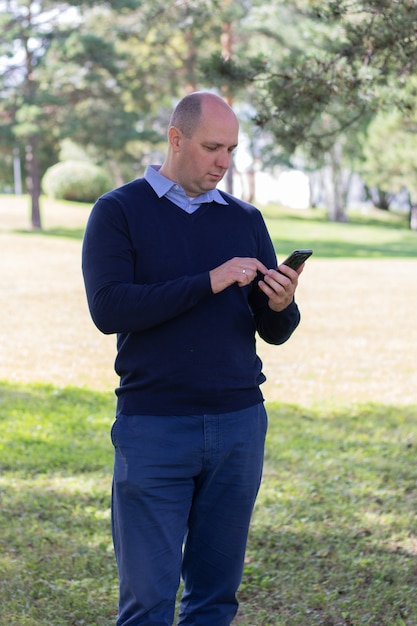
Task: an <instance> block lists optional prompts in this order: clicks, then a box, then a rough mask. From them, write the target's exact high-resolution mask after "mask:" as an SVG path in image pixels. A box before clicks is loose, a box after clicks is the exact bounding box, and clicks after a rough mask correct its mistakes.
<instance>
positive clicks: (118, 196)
mask: <svg viewBox="0 0 417 626" xmlns="http://www.w3.org/2000/svg"><path fill="white" fill-rule="evenodd" d="M223 197H224V198H225V199H226V200H227V202H228V205H227V206H225V205H220V204H217V203H216V202H212V203H208V204H203V205H202V206H201V207H200V208H199V209H198V210H197V211H196V212H195V213H193V214H191V215H190V214H188V213H186V212H185V211H183V210H182V209H181V208H179V207H177V206H176V205H175V204H173V203H172V202H170V201H169V200H167V199H166V198H165V197H162V198H158V196H157V195H156V193H155V192H154V191H153V189H152V187H151V186H150V185H149V184H148V183H147V182H146V181H145V180H144V179H138V180H135V181H132V182H130V183H127V184H126V185H124V186H122V187H120V188H118V189H116V190H113V191H111V192H109V193H107V194H106V195H104V196H102V197H101V198H100V199H99V200H98V201H97V202H96V204H95V206H94V207H93V210H92V212H91V215H90V218H89V220H88V224H87V228H86V232H85V237H84V242H83V253H82V256H83V275H84V281H85V287H86V293H87V299H88V304H89V308H90V312H91V316H92V318H93V321H94V323H95V324H96V326H97V327H98V328H99V329H100V330H101V331H102V332H103V333H117V335H118V337H117V358H116V363H115V369H116V372H117V374H118V375H119V376H120V386H119V387H118V388H117V389H116V394H117V396H118V408H117V410H118V413H126V414H145V415H192V414H213V413H226V412H231V411H236V410H239V409H243V408H247V407H249V406H252V405H254V404H256V403H258V402H260V401H262V399H263V398H262V394H261V391H260V389H259V385H260V384H261V383H262V382H264V380H265V376H264V375H263V373H262V369H261V368H262V364H261V361H260V359H259V357H258V356H257V354H256V345H255V332H256V331H258V333H259V335H260V336H261V337H262V338H263V339H264V340H265V341H267V342H268V343H273V344H281V343H283V342H285V341H286V340H287V339H288V338H289V337H290V335H291V334H292V332H293V331H294V330H295V328H296V327H297V325H298V323H299V319H300V316H299V311H298V308H297V305H296V304H295V303H294V302H293V303H292V304H291V305H290V306H289V307H287V308H286V309H285V310H284V311H282V312H280V313H277V312H274V311H272V310H271V309H270V308H269V306H268V300H267V298H266V296H265V295H264V294H263V293H262V292H261V291H260V289H259V288H258V287H257V281H256V280H255V281H254V282H253V283H252V284H251V285H248V286H247V287H243V288H242V287H239V286H238V285H237V284H234V285H232V286H230V287H229V288H227V289H225V290H224V291H222V292H221V293H218V294H213V292H212V290H211V286H210V277H209V271H210V270H212V269H214V268H215V267H217V266H219V265H221V264H222V263H224V262H225V261H227V260H229V259H231V258H232V257H235V256H239V257H256V258H258V259H259V260H260V261H262V262H263V263H264V264H265V265H266V267H268V268H275V267H276V256H275V252H274V248H273V245H272V242H271V239H270V237H269V235H268V232H267V229H266V226H265V223H264V220H263V218H262V215H261V213H260V212H259V211H258V209H256V208H255V207H253V206H251V205H249V204H246V203H244V202H241V201H239V200H237V199H236V198H234V197H232V196H229V195H228V194H224V193H223Z"/></svg>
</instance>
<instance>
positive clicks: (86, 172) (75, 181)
mask: <svg viewBox="0 0 417 626" xmlns="http://www.w3.org/2000/svg"><path fill="white" fill-rule="evenodd" d="M112 186H113V181H112V180H111V177H110V176H109V174H107V172H106V171H105V170H104V169H103V168H101V167H98V166H97V165H94V164H93V163H89V162H88V161H62V162H61V163H56V164H55V165H53V166H52V167H50V168H49V169H48V170H47V171H46V172H45V175H44V177H43V180H42V188H43V191H44V192H45V194H46V195H47V196H50V197H52V198H57V199H60V200H73V201H77V202H94V201H95V200H96V199H97V198H98V197H99V196H101V195H102V194H103V193H105V192H106V191H108V190H109V189H111V187H112Z"/></svg>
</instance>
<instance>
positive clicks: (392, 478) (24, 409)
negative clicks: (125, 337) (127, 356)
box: [0, 382, 417, 626]
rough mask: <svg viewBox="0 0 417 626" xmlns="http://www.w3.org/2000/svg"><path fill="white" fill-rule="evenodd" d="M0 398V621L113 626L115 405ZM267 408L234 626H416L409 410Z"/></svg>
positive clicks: (98, 400) (413, 420) (34, 388)
mask: <svg viewBox="0 0 417 626" xmlns="http://www.w3.org/2000/svg"><path fill="white" fill-rule="evenodd" d="M0 398H1V400H0V435H1V436H0V442H1V454H0V459H1V461H0V463H1V468H2V474H1V478H0V491H1V497H2V508H1V514H0V537H1V539H0V545H1V550H0V555H1V556H0V574H1V575H2V579H3V580H5V581H6V584H5V585H4V586H3V589H2V596H3V597H2V606H3V607H7V609H6V610H7V611H8V612H9V614H5V620H6V621H4V624H6V623H7V624H8V625H10V626H15V625H16V626H17V625H18V624H19V626H20V625H25V626H32V625H33V626H35V624H36V625H37V626H47V625H48V626H50V624H51V623H53V624H54V626H64V625H68V624H82V623H88V624H95V625H97V626H100V625H102V626H110V624H112V623H114V610H115V605H116V569H115V565H114V560H113V555H112V548H111V544H110V520H109V494H110V483H111V462H112V450H111V446H110V441H109V429H110V425H111V423H112V420H113V413H114V399H113V394H108V393H99V392H92V391H89V390H86V389H76V388H63V389H56V388H53V387H51V386H47V385H27V386H25V385H12V384H8V383H6V382H4V383H1V384H0ZM268 410H269V433H268V439H267V448H266V455H265V472H264V478H263V484H262V488H261V491H260V494H259V497H258V501H257V505H256V508H255V512H254V517H253V523H252V529H251V533H250V538H249V544H248V550H247V559H246V565H245V573H244V578H243V583H242V586H241V589H240V600H241V609H240V611H239V616H238V618H237V621H236V624H240V625H242V626H243V625H245V626H253V625H254V624H256V626H274V625H277V626H284V625H285V626H287V625H291V626H312V625H313V626H314V625H315V624H320V626H338V625H345V626H353V625H355V626H356V625H357V624H362V623H363V624H372V625H373V626H376V625H378V626H393V625H400V624H402V625H404V624H405V625H406V626H411V625H415V624H416V623H417V605H416V603H415V594H416V591H417V523H416V518H415V509H416V504H417V468H416V464H415V448H416V445H417V439H416V432H417V406H408V407H407V406H406V407H395V406H382V405H373V404H369V405H363V406H357V407H352V406H349V407H336V408H334V409H332V410H330V409H326V411H319V410H314V411H313V410H310V409H308V408H305V407H304V408H303V407H299V406H289V405H284V404H273V405H270V406H269V407H268ZM3 611H4V610H3ZM11 612H13V615H12V614H11ZM82 620H84V622H83V621H82Z"/></svg>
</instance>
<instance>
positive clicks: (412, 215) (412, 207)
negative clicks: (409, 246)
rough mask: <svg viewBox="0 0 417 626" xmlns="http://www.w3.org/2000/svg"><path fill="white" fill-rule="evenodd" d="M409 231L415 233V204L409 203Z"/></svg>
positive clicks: (416, 220)
mask: <svg viewBox="0 0 417 626" xmlns="http://www.w3.org/2000/svg"><path fill="white" fill-rule="evenodd" d="M409 223H410V229H411V230H413V231H414V232H416V231H417V204H415V203H413V202H410V220H409Z"/></svg>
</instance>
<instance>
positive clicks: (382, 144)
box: [360, 110, 417, 201]
mask: <svg viewBox="0 0 417 626" xmlns="http://www.w3.org/2000/svg"><path fill="white" fill-rule="evenodd" d="M416 127H417V115H415V114H414V115H413V116H410V115H408V116H405V115H404V114H402V113H401V112H400V111H399V110H395V111H391V112H389V113H380V114H379V115H377V116H376V117H375V119H374V120H373V121H372V122H371V124H370V125H369V127H368V130H367V134H366V139H365V140H364V150H363V161H362V163H361V164H360V171H361V174H362V176H363V178H364V180H365V182H366V183H367V184H368V185H374V186H376V187H379V188H380V189H382V190H383V191H385V192H388V191H391V192H396V193H398V192H399V191H401V189H403V188H404V187H406V188H407V189H408V191H409V192H410V194H411V195H412V197H413V199H414V201H416V199H417V166H416V162H415V154H416V151H417V135H416Z"/></svg>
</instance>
